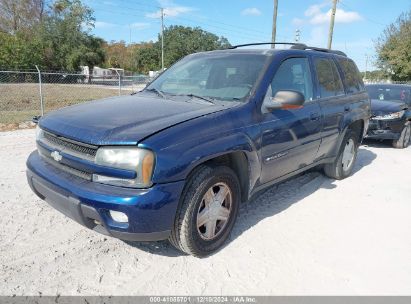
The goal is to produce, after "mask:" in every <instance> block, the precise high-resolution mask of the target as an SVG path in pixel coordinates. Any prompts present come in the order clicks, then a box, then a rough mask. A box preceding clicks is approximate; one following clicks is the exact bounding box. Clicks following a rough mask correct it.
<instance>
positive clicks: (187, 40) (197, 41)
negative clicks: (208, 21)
mask: <svg viewBox="0 0 411 304" xmlns="http://www.w3.org/2000/svg"><path fill="white" fill-rule="evenodd" d="M160 40H161V37H160V36H159V41H160ZM229 46H230V43H229V42H228V40H227V39H226V38H224V37H218V36H217V35H215V34H213V33H210V32H207V31H204V30H202V29H201V28H199V27H195V28H192V27H185V26H180V25H172V26H170V27H168V28H166V29H165V30H164V64H165V66H170V65H172V64H173V63H174V62H176V61H177V60H179V59H180V58H182V57H184V56H186V55H189V54H192V53H195V52H204V51H212V50H216V49H224V48H227V47H229ZM156 47H157V48H161V43H160V42H157V43H156ZM160 51H161V50H160Z"/></svg>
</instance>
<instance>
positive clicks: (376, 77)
mask: <svg viewBox="0 0 411 304" xmlns="http://www.w3.org/2000/svg"><path fill="white" fill-rule="evenodd" d="M360 74H361V77H362V78H363V79H367V80H369V81H381V80H388V77H387V75H386V73H385V72H384V71H382V70H375V71H367V73H365V72H360Z"/></svg>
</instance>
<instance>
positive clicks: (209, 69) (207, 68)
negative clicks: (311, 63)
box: [146, 54, 268, 101]
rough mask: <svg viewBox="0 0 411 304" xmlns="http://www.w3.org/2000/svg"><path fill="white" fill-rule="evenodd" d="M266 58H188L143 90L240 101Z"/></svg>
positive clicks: (233, 55)
mask: <svg viewBox="0 0 411 304" xmlns="http://www.w3.org/2000/svg"><path fill="white" fill-rule="evenodd" d="M267 58H268V57H267V56H265V55H251V54H217V55H216V54H213V55H205V56H204V55H203V56H201V55H200V56H189V57H186V58H184V59H183V60H181V61H179V62H178V63H176V64H175V65H173V66H172V67H171V68H169V69H168V70H166V71H165V72H164V73H163V74H161V75H160V76H159V77H158V78H157V79H155V80H154V81H153V82H152V83H151V84H150V85H149V86H148V87H147V88H146V90H158V91H160V92H162V93H164V94H166V95H167V94H170V95H186V96H187V95H188V96H194V97H195V96H197V97H204V98H211V99H217V100H227V101H243V100H245V99H246V98H247V97H248V96H249V95H250V91H251V89H252V88H253V87H254V85H255V83H256V81H257V79H258V76H259V75H260V73H261V71H262V69H263V66H264V63H265V62H266V60H267Z"/></svg>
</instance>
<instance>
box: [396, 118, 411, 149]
mask: <svg viewBox="0 0 411 304" xmlns="http://www.w3.org/2000/svg"><path fill="white" fill-rule="evenodd" d="M410 141H411V124H410V122H409V121H408V122H407V123H406V124H405V126H404V128H403V129H402V131H401V135H400V138H398V139H397V140H393V141H392V146H393V147H394V148H397V149H404V148H407V147H408V146H409V145H410Z"/></svg>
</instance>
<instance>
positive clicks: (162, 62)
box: [160, 8, 164, 71]
mask: <svg viewBox="0 0 411 304" xmlns="http://www.w3.org/2000/svg"><path fill="white" fill-rule="evenodd" d="M160 11H161V71H164V8H160Z"/></svg>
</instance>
